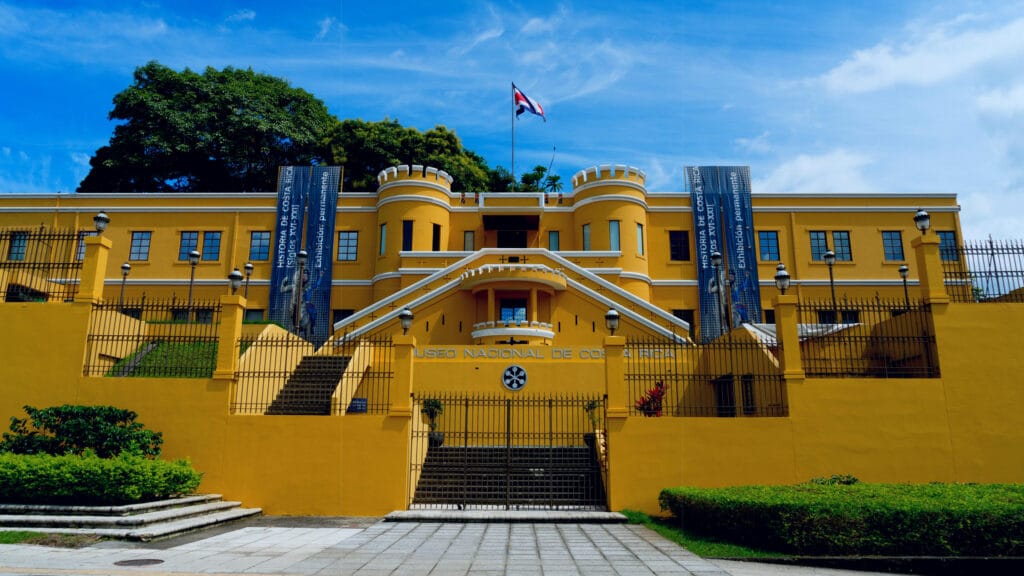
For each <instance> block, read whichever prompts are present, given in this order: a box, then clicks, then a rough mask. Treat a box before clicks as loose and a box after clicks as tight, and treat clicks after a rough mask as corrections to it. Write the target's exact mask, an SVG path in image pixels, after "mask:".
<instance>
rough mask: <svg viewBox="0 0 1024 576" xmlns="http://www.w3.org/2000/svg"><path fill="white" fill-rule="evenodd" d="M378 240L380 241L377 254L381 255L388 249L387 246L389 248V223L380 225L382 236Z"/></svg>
mask: <svg viewBox="0 0 1024 576" xmlns="http://www.w3.org/2000/svg"><path fill="white" fill-rule="evenodd" d="M378 242H379V243H378V249H377V254H380V255H381V256H383V255H384V252H385V250H387V248H388V225H387V224H381V225H380V237H379V240H378Z"/></svg>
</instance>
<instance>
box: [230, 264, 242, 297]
mask: <svg viewBox="0 0 1024 576" xmlns="http://www.w3.org/2000/svg"><path fill="white" fill-rule="evenodd" d="M228 284H230V285H231V294H232V295H234V294H235V292H238V287H239V286H241V285H242V273H241V272H239V271H238V268H235V269H234V270H232V271H231V273H230V274H228Z"/></svg>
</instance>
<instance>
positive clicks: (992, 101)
mask: <svg viewBox="0 0 1024 576" xmlns="http://www.w3.org/2000/svg"><path fill="white" fill-rule="evenodd" d="M975 105H976V106H977V108H978V110H979V111H980V112H982V113H984V114H987V115H990V116H1000V117H1008V116H1016V115H1018V114H1021V113H1022V112H1024V84H1017V85H1016V86H1014V87H1012V88H1009V89H1007V90H992V91H989V92H986V93H984V94H981V95H979V96H978V97H977V98H976V99H975Z"/></svg>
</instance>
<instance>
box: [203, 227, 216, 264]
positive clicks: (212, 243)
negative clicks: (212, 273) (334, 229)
mask: <svg viewBox="0 0 1024 576" xmlns="http://www.w3.org/2000/svg"><path fill="white" fill-rule="evenodd" d="M203 260H220V232H203Z"/></svg>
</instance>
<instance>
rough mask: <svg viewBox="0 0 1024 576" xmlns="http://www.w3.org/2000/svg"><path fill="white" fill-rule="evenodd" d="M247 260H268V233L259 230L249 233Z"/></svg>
mask: <svg viewBox="0 0 1024 576" xmlns="http://www.w3.org/2000/svg"><path fill="white" fill-rule="evenodd" d="M249 260H251V261H260V260H270V232H267V231H263V230H260V231H255V232H252V233H250V235H249Z"/></svg>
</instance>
